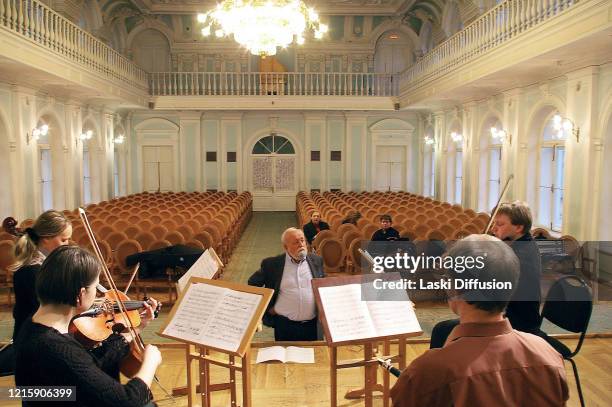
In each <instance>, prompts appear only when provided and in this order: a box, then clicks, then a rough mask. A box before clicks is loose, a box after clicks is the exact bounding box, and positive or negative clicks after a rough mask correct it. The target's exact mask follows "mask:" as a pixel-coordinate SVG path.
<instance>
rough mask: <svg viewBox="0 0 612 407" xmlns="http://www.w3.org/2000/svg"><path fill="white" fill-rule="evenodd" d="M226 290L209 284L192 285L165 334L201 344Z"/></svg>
mask: <svg viewBox="0 0 612 407" xmlns="http://www.w3.org/2000/svg"><path fill="white" fill-rule="evenodd" d="M224 290H225V288H223V287H217V286H213V285H208V284H192V285H191V286H189V289H188V290H187V292H186V293H185V296H184V297H183V301H182V302H181V306H180V307H179V309H178V310H177V311H176V313H175V314H174V317H173V318H172V320H171V321H170V323H169V324H168V326H167V327H166V329H165V330H164V334H166V335H169V336H174V337H177V338H182V339H185V340H188V341H191V342H198V343H199V342H200V338H201V337H202V335H204V334H205V332H206V329H207V325H208V321H209V319H210V317H211V315H212V312H211V310H214V309H215V307H216V305H217V303H218V302H219V301H220V300H221V297H222V296H223V294H224Z"/></svg>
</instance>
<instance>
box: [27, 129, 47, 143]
mask: <svg viewBox="0 0 612 407" xmlns="http://www.w3.org/2000/svg"><path fill="white" fill-rule="evenodd" d="M48 133H49V126H48V125H46V124H43V125H41V126H38V127H35V128H33V129H32V131H31V132H30V133H26V144H28V145H30V140H34V141H38V140H39V139H40V136H46V135H47V134H48Z"/></svg>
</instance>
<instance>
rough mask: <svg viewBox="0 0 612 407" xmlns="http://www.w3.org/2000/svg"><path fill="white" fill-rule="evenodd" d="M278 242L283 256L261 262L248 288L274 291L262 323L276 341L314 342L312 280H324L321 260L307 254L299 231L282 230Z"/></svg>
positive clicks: (315, 328) (314, 309) (315, 332)
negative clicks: (268, 328) (270, 329)
mask: <svg viewBox="0 0 612 407" xmlns="http://www.w3.org/2000/svg"><path fill="white" fill-rule="evenodd" d="M281 241H282V243H283V248H284V249H285V253H284V254H281V255H279V256H276V257H268V258H267V259H264V260H263V261H262V262H261V267H260V269H259V270H257V271H256V272H255V273H254V274H253V275H252V276H251V277H250V278H249V285H254V286H258V287H262V286H263V287H266V288H272V289H274V295H273V296H272V301H270V305H269V306H268V309H267V310H266V314H265V315H264V318H263V321H264V324H266V325H268V326H273V327H274V339H275V340H277V341H313V340H316V339H317V312H316V305H315V299H314V294H313V291H312V285H311V280H312V279H313V278H322V277H325V274H324V273H323V259H321V257H319V256H317V255H315V254H308V250H307V248H306V238H305V237H304V233H303V232H302V231H301V230H300V229H296V228H289V229H287V230H285V232H283V235H282V237H281Z"/></svg>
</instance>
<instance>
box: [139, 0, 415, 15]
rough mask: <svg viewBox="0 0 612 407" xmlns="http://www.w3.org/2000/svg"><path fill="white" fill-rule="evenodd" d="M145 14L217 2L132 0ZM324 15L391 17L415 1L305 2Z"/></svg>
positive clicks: (202, 7)
mask: <svg viewBox="0 0 612 407" xmlns="http://www.w3.org/2000/svg"><path fill="white" fill-rule="evenodd" d="M132 1H133V3H134V4H135V5H136V6H137V7H138V8H140V9H141V10H142V11H143V12H148V13H153V14H183V13H194V12H202V11H206V10H209V9H211V8H213V7H215V5H216V4H217V2H218V1H217V0H132ZM305 2H306V4H308V5H312V6H314V7H315V8H316V9H317V10H318V11H319V12H320V13H322V14H343V15H391V14H399V13H402V12H403V11H405V10H406V9H407V7H409V6H410V5H411V4H412V3H414V2H415V1H414V0H305Z"/></svg>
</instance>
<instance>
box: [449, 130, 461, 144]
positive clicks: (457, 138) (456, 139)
mask: <svg viewBox="0 0 612 407" xmlns="http://www.w3.org/2000/svg"><path fill="white" fill-rule="evenodd" d="M450 136H451V139H452V140H453V141H454V142H455V143H457V144H459V143H461V142H462V141H463V136H462V135H461V134H460V133H457V132H456V131H453V132H452V133H451V134H450Z"/></svg>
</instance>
